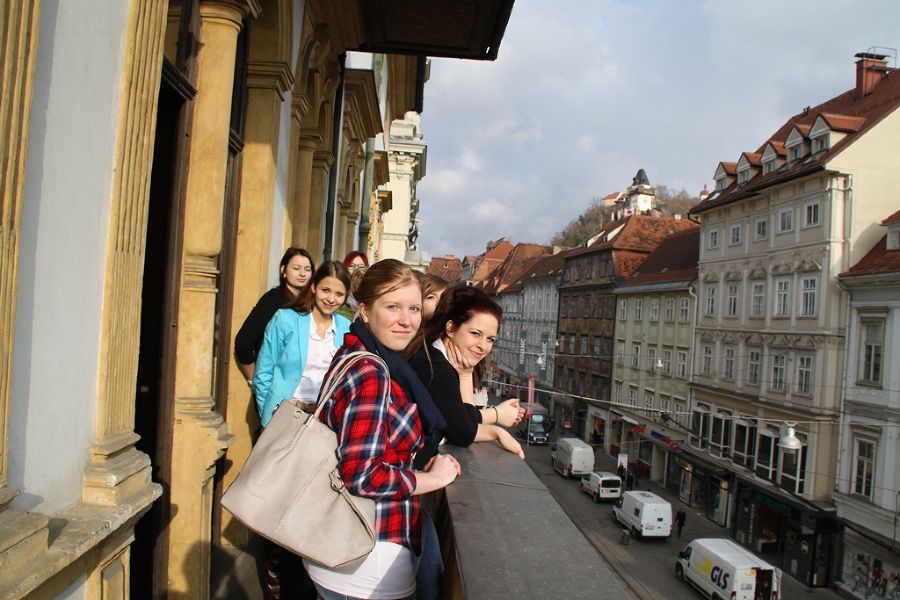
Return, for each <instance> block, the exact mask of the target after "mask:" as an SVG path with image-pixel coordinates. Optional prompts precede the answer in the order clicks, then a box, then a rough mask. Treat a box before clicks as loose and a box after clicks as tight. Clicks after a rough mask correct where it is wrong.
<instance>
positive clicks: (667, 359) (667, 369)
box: [662, 348, 672, 375]
mask: <svg viewBox="0 0 900 600" xmlns="http://www.w3.org/2000/svg"><path fill="white" fill-rule="evenodd" d="M662 357H663V358H662V361H663V373H665V374H666V375H669V374H671V373H672V349H671V348H663V351H662Z"/></svg>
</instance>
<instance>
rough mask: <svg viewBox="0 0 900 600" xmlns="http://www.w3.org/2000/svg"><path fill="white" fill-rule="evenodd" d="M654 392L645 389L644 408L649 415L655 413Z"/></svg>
mask: <svg viewBox="0 0 900 600" xmlns="http://www.w3.org/2000/svg"><path fill="white" fill-rule="evenodd" d="M653 396H654V394H653V392H648V391H644V410H645V411H646V413H647V416H648V417H649V416H650V415H651V414H652V413H653Z"/></svg>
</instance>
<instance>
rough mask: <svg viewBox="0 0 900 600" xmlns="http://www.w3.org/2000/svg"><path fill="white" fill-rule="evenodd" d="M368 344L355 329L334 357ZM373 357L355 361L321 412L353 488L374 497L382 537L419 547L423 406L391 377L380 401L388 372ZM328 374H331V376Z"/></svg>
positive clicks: (341, 467)
mask: <svg viewBox="0 0 900 600" xmlns="http://www.w3.org/2000/svg"><path fill="white" fill-rule="evenodd" d="M358 350H365V347H364V346H363V345H362V343H361V342H360V341H359V339H358V338H357V337H356V336H354V335H351V334H346V335H345V337H344V345H343V346H342V347H341V349H340V350H338V352H337V354H336V355H335V357H334V360H333V361H332V363H331V364H332V366H334V365H335V364H336V363H337V361H338V360H340V358H341V357H342V356H343V355H344V354H347V353H348V352H354V351H358ZM385 375H386V374H385V372H384V370H383V369H382V368H381V366H380V365H379V364H377V363H375V362H374V361H372V360H368V359H363V360H361V361H360V362H358V363H356V365H355V366H354V367H353V369H352V371H351V372H350V374H349V375H348V376H347V378H346V379H345V380H344V381H343V382H341V384H340V385H339V386H338V388H337V390H336V391H335V393H334V395H333V396H332V397H331V398H329V399H327V400H326V401H325V402H326V404H325V407H324V408H323V409H322V412H321V413H320V418H321V420H322V422H324V423H325V424H326V425H328V426H329V427H330V428H331V429H332V430H333V431H336V432H338V455H339V457H340V458H339V463H338V469H339V470H340V473H341V477H342V478H343V479H344V485H346V486H347V489H348V490H349V491H350V493H352V494H354V495H356V496H364V497H368V498H372V499H373V500H375V533H376V536H377V539H378V540H379V541H383V542H394V543H397V544H402V545H403V546H406V547H407V548H409V549H411V550H412V551H413V552H415V553H416V554H418V552H419V537H420V536H419V499H418V497H417V496H413V492H414V491H415V489H416V476H415V473H414V471H413V465H412V462H413V457H414V456H415V452H416V450H418V449H419V448H420V447H421V446H422V443H423V439H422V424H421V422H420V421H419V413H418V407H417V406H416V405H415V404H413V403H412V402H409V401H408V400H407V399H406V395H405V394H404V393H403V389H402V388H401V387H400V386H399V385H398V384H397V383H395V382H394V381H391V388H390V392H389V393H388V398H389V402H388V403H387V404H385V403H383V402H382V401H381V396H382V392H383V390H384V386H385V385H387V378H386V376H385ZM326 377H327V376H326Z"/></svg>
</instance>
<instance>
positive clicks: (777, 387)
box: [769, 353, 787, 392]
mask: <svg viewBox="0 0 900 600" xmlns="http://www.w3.org/2000/svg"><path fill="white" fill-rule="evenodd" d="M786 375H787V354H780V353H779V354H773V355H772V376H771V377H770V379H769V389H770V390H773V391H776V392H783V391H784V386H785V384H786V383H787V377H786Z"/></svg>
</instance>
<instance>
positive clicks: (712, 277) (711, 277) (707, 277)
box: [703, 272, 719, 283]
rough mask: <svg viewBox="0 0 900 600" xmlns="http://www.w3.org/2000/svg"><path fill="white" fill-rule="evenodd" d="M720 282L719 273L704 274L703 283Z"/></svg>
mask: <svg viewBox="0 0 900 600" xmlns="http://www.w3.org/2000/svg"><path fill="white" fill-rule="evenodd" d="M718 281H719V274H718V273H713V272H709V273H704V274H703V283H717V282H718Z"/></svg>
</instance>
